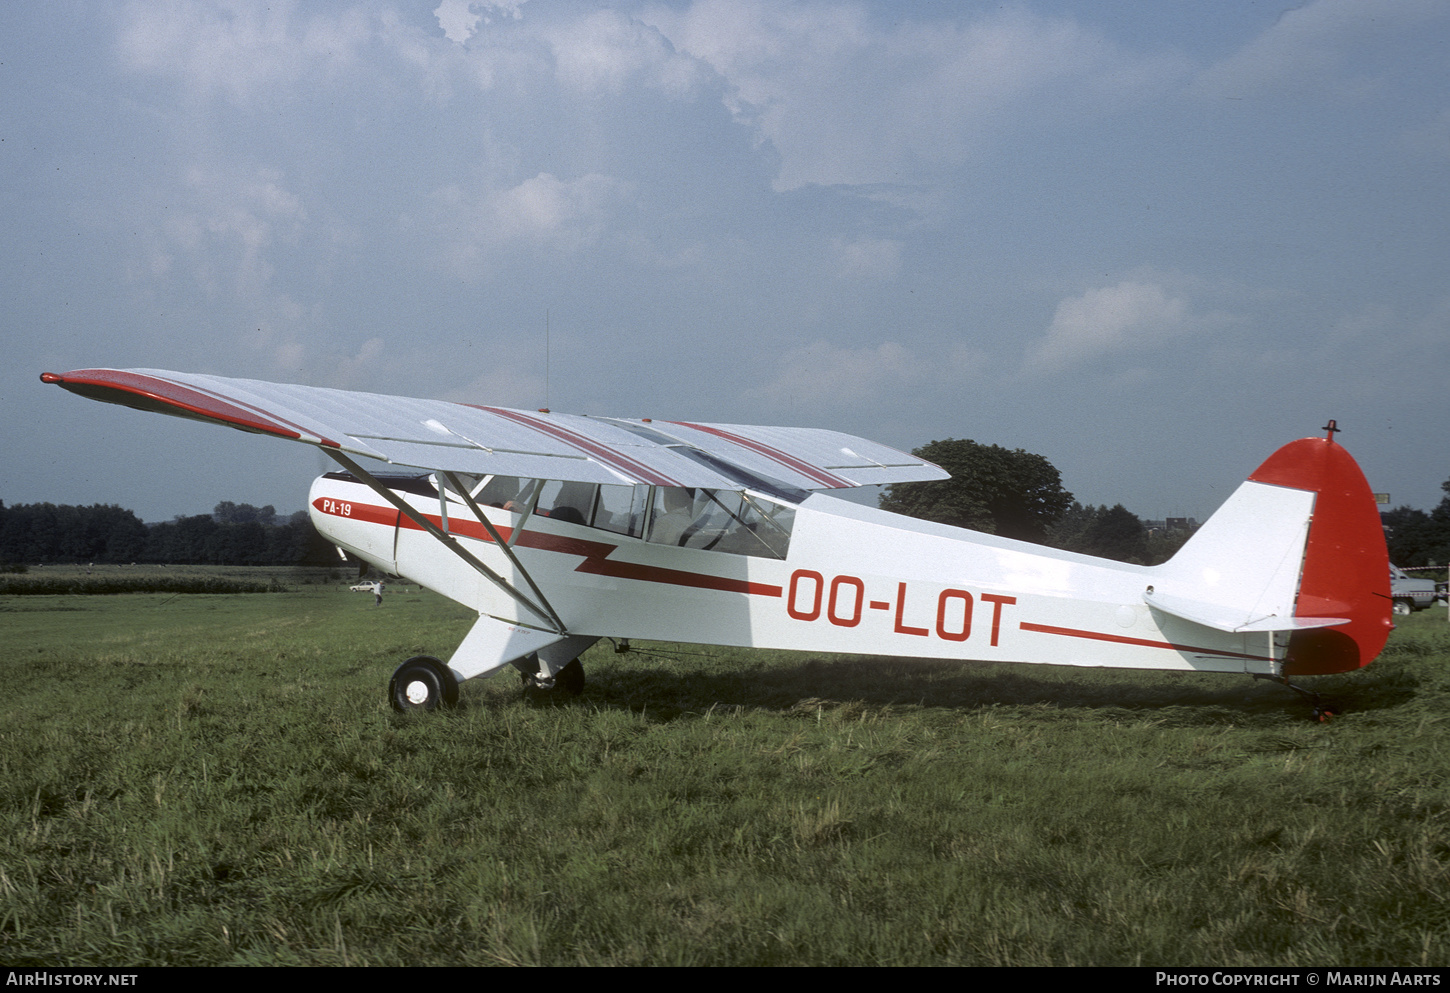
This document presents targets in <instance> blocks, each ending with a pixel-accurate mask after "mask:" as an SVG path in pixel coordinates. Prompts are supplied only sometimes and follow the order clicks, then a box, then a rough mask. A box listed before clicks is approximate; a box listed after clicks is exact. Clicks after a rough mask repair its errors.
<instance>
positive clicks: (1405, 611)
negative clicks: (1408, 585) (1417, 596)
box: [1394, 600, 1415, 617]
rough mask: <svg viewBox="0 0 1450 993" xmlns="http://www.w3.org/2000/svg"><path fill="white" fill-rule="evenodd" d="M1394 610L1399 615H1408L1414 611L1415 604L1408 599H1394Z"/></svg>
mask: <svg viewBox="0 0 1450 993" xmlns="http://www.w3.org/2000/svg"><path fill="white" fill-rule="evenodd" d="M1394 611H1395V613H1396V614H1399V615H1400V616H1401V617H1408V616H1410V615H1411V614H1413V613H1414V612H1415V605H1414V604H1413V603H1411V602H1410V601H1409V600H1396V601H1395V606H1394Z"/></svg>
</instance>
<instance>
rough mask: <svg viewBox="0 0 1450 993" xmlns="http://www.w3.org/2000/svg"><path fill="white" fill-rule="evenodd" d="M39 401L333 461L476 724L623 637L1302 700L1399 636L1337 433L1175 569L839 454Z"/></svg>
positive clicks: (565, 688) (404, 419)
mask: <svg viewBox="0 0 1450 993" xmlns="http://www.w3.org/2000/svg"><path fill="white" fill-rule="evenodd" d="M41 379H42V380H43V381H44V382H47V383H53V384H55V385H58V386H61V387H63V388H65V389H67V390H69V391H71V392H73V393H77V394H80V395H81V396H86V397H90V398H92V399H95V400H102V401H105V402H108V403H117V404H122V405H125V406H128V407H134V408H138V409H141V410H148V411H154V412H158V413H164V414H171V415H175V416H179V417H187V418H192V419H195V420H201V421H209V422H212V423H216V424H225V425H229V426H231V427H234V428H238V429H240V430H244V431H250V432H256V433H260V434H264V435H272V436H275V437H278V438H286V439H290V440H293V441H300V442H303V443H306V444H310V445H314V446H316V447H318V448H319V449H321V450H322V451H324V452H326V453H327V454H328V455H330V456H331V457H332V458H333V459H334V460H335V461H336V462H337V463H338V464H339V466H340V467H341V469H340V471H338V472H331V473H328V474H326V475H324V476H321V477H319V478H318V479H317V480H316V481H315V482H314V483H313V484H312V491H311V493H310V495H309V497H308V510H309V513H310V514H311V517H312V521H313V523H314V524H315V525H316V527H317V529H318V531H320V532H321V533H322V534H323V535H324V536H326V537H327V538H328V540H330V541H332V542H333V543H335V544H336V545H337V546H338V547H339V548H340V549H343V550H345V551H346V552H348V553H349V554H351V555H353V556H355V557H357V558H359V559H361V560H363V561H365V562H368V563H370V564H371V565H372V566H374V567H376V568H377V569H379V570H381V571H383V572H384V573H388V574H391V575H396V576H402V577H406V578H408V579H410V580H412V581H414V582H417V583H419V584H421V585H423V586H426V587H429V588H430V589H433V590H435V591H437V592H438V593H441V594H443V595H444V596H447V597H449V598H451V599H453V600H456V601H458V602H459V603H461V604H464V605H466V606H468V607H469V608H471V609H473V610H475V611H477V612H478V620H477V621H476V622H475V623H474V625H473V627H472V628H471V629H470V631H469V633H468V634H467V636H466V637H465V638H464V639H463V642H462V644H460V645H459V646H458V648H457V649H456V650H455V651H454V652H453V654H452V655H451V656H449V658H448V660H447V661H446V662H444V661H442V660H440V659H438V658H434V657H431V656H420V657H417V658H413V659H409V660H407V661H406V662H404V663H403V664H402V665H400V666H399V667H398V669H397V671H396V672H394V674H393V677H392V679H391V681H390V683H389V691H388V695H389V699H390V701H391V703H392V705H393V707H395V708H396V709H398V710H400V711H404V710H411V709H425V710H432V709H434V708H436V707H437V706H439V705H440V704H449V703H452V702H454V701H456V700H457V697H458V684H459V683H460V682H462V681H463V680H466V679H472V678H474V677H480V676H489V675H492V674H494V673H496V672H498V671H500V670H502V669H505V668H508V667H510V666H513V667H515V668H518V669H519V670H520V671H521V672H522V673H523V674H524V678H525V681H526V683H527V684H529V685H532V686H534V687H536V688H538V689H542V690H553V691H555V692H569V693H577V692H579V690H580V689H581V688H582V686H583V680H584V673H583V669H582V667H581V666H580V665H579V662H578V656H579V655H580V653H582V652H583V651H584V650H585V649H586V648H588V647H589V646H590V645H591V644H593V643H594V642H595V641H597V640H598V639H600V638H611V639H630V638H642V639H652V640H661V641H682V642H694V643H701V644H717V645H735V646H755V647H762V648H783V649H798V650H810V651H827V652H845V653H857V654H863V655H881V656H900V657H909V658H934V659H976V660H988V661H1002V662H1034V663H1050V664H1065V665H1084V666H1108V667H1117V668H1131V669H1178V670H1186V671H1197V672H1234V673H1243V674H1248V675H1251V676H1255V677H1262V678H1270V679H1275V680H1278V681H1280V682H1283V683H1285V684H1286V685H1290V686H1293V684H1292V683H1290V678H1291V677H1296V676H1303V675H1313V674H1326V673H1338V672H1347V671H1350V670H1353V669H1357V668H1359V667H1361V666H1365V665H1368V664H1369V663H1370V662H1371V661H1373V660H1374V658H1375V657H1376V656H1377V655H1378V654H1379V652H1380V650H1381V648H1383V646H1384V643H1385V640H1386V638H1387V637H1388V635H1389V631H1390V630H1391V627H1392V625H1391V619H1390V608H1391V600H1390V589H1389V580H1388V575H1389V569H1388V564H1389V559H1388V555H1387V553H1386V549H1385V541H1384V534H1383V530H1382V528H1381V526H1380V522H1379V514H1378V511H1377V508H1376V506H1375V503H1374V497H1373V495H1372V494H1371V492H1370V489H1369V485H1368V483H1367V482H1366V481H1365V479H1364V476H1363V474H1362V473H1361V472H1360V470H1359V467H1358V465H1357V464H1356V463H1355V461H1354V459H1353V458H1352V457H1351V456H1350V455H1349V453H1348V452H1347V451H1345V449H1344V448H1343V447H1342V446H1340V445H1339V444H1338V443H1337V442H1336V441H1335V440H1334V434H1335V430H1336V429H1335V427H1334V422H1333V421H1331V422H1330V423H1329V426H1328V428H1327V431H1328V435H1327V437H1324V438H1318V437H1315V438H1304V439H1301V440H1299V441H1294V442H1290V443H1289V444H1287V445H1285V446H1284V447H1282V448H1280V449H1279V450H1278V451H1277V452H1275V453H1274V454H1273V455H1271V456H1270V457H1269V459H1268V460H1267V461H1265V462H1264V463H1263V464H1262V465H1261V466H1259V468H1258V469H1257V470H1255V471H1254V472H1253V474H1252V475H1250V476H1249V477H1248V479H1247V481H1245V482H1244V483H1243V484H1242V485H1241V486H1240V487H1239V488H1238V489H1237V490H1236V491H1235V492H1234V493H1233V494H1232V495H1231V496H1230V497H1229V499H1228V500H1227V501H1226V502H1225V503H1224V504H1223V506H1222V507H1220V508H1219V510H1218V511H1217V512H1216V513H1215V514H1214V515H1213V516H1212V517H1211V518H1210V519H1209V520H1208V522H1207V523H1205V524H1204V525H1203V527H1201V528H1200V529H1199V530H1198V531H1197V532H1196V533H1195V534H1194V535H1193V537H1192V538H1190V539H1189V541H1188V543H1187V544H1185V545H1184V546H1183V548H1182V549H1181V550H1180V551H1179V552H1178V553H1177V554H1176V555H1175V556H1174V557H1173V558H1172V559H1170V560H1169V561H1168V562H1166V563H1163V564H1162V565H1157V566H1139V565H1130V564H1126V563H1122V562H1116V561H1111V560H1107V559H1099V558H1094V557H1091V556H1087V555H1079V554H1076V553H1072V552H1064V551H1060V550H1057V549H1053V548H1047V547H1044V546H1041V545H1034V544H1030V543H1027V542H1021V541H1013V540H1010V539H1006V538H1000V537H997V536H995V535H990V534H983V533H980V532H976V531H967V530H962V529H959V528H952V527H947V526H944V525H941V524H934V523H930V522H927V521H921V520H916V519H913V518H907V517H902V516H899V515H896V514H890V513H887V512H885V511H881V510H874V509H871V508H868V507H865V506H861V505H859V504H856V503H852V502H850V501H847V500H843V499H840V498H839V497H836V496H832V495H831V491H832V490H837V489H842V488H848V487H855V486H866V485H874V484H882V483H901V482H913V481H925V480H934V479H944V478H946V477H947V474H946V473H944V472H943V471H942V470H941V469H939V468H938V467H937V466H935V465H932V464H931V463H929V462H926V461H924V460H922V459H920V458H916V457H914V456H911V455H907V454H904V453H902V452H899V451H896V450H895V449H891V448H888V447H886V446H884V445H879V444H876V443H874V442H871V441H867V440H865V439H863V438H858V437H854V436H852V435H846V434H841V433H839V432H834V431H826V430H819V429H806V428H782V427H757V426H746V425H736V424H700V423H694V422H688V421H659V420H651V419H649V418H644V419H623V418H605V417H585V416H578V415H568V414H556V413H553V412H551V411H548V410H539V411H524V410H514V409H509V408H504V407H491V406H484V405H474V404H465V403H451V402H445V401H439V400H417V399H407V398H402V397H392V396H381V395H374V394H366V393H355V392H345V391H340V390H332V389H323V388H318V387H309V386H297V385H283V384H277V383H266V382H259V381H255V380H243V379H228V378H222V377H218V376H208V375H195V374H187V373H177V372H165V371H160V370H154V369H131V370H115V369H81V370H76V371H73V372H67V373H63V374H55V373H45V374H43V375H42V376H41ZM359 459H361V460H363V461H359ZM379 464H382V465H383V468H382V469H379V468H377V467H378V466H379ZM368 466H372V467H373V468H368ZM393 466H401V467H406V468H407V469H409V470H410V471H409V472H406V473H400V472H398V471H396V470H395V469H393V468H392V467H393ZM1294 688H1295V689H1298V687H1294ZM1300 692H1301V693H1304V694H1305V695H1306V696H1309V697H1311V699H1314V700H1315V701H1316V713H1317V714H1320V716H1322V710H1321V708H1320V707H1319V706H1318V704H1317V698H1316V697H1313V695H1312V694H1310V693H1308V692H1307V691H1304V690H1300Z"/></svg>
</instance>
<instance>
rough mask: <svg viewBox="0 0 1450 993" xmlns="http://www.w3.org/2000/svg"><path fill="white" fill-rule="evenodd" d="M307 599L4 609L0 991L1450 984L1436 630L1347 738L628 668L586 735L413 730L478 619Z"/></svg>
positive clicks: (1242, 694) (1087, 679)
mask: <svg viewBox="0 0 1450 993" xmlns="http://www.w3.org/2000/svg"><path fill="white" fill-rule="evenodd" d="M273 571H274V570H258V572H259V573H264V574H265V575H264V581H270V579H271V575H272V572H273ZM286 578H287V577H285V576H283V577H282V582H284V583H285V582H286ZM291 587H292V592H288V593H258V594H248V595H230V596H217V595H174V594H172V595H163V594H127V595H116V596H0V634H3V637H0V666H3V670H0V671H3V673H4V676H5V682H6V685H7V686H8V687H10V691H9V695H8V696H7V698H6V700H5V701H4V703H3V705H0V709H3V714H4V716H3V720H0V782H3V783H4V797H3V805H0V817H3V831H4V841H3V848H0V961H4V962H6V963H8V964H10V965H26V964H51V965H156V964H425V963H426V964H469V963H475V964H491V963H497V964H546V965H557V964H672V963H684V964H711V965H775V964H893V965H897V964H900V965H907V964H994V965H1070V964H1144V965H1186V964H1213V965H1279V964H1297V965H1305V964H1319V965H1328V964H1336V965H1385V964H1394V965H1405V966H1413V965H1431V966H1444V965H1446V964H1450V624H1447V623H1446V619H1445V612H1444V611H1443V610H1442V609H1437V610H1435V611H1433V612H1427V613H1423V614H1419V615H1416V616H1414V617H1410V618H1406V619H1403V623H1402V624H1401V627H1400V629H1399V630H1398V631H1396V632H1395V634H1394V636H1393V637H1392V639H1391V642H1390V646H1389V648H1388V649H1387V651H1386V653H1385V654H1384V656H1382V657H1381V659H1380V660H1379V661H1378V662H1376V663H1375V664H1374V665H1373V666H1371V667H1370V668H1368V669H1366V670H1364V671H1362V672H1359V673H1355V674H1353V675H1350V676H1343V677H1324V678H1321V679H1320V680H1318V681H1317V683H1315V684H1314V685H1317V686H1318V687H1319V688H1320V689H1321V690H1323V691H1325V692H1326V693H1327V694H1328V695H1330V696H1331V697H1333V698H1334V699H1335V700H1336V701H1337V702H1338V703H1339V705H1340V706H1341V707H1342V708H1343V710H1344V713H1343V715H1342V716H1340V717H1337V718H1335V719H1334V720H1333V721H1331V722H1329V723H1327V724H1318V723H1315V722H1313V721H1311V720H1310V719H1308V717H1307V713H1308V708H1307V707H1305V706H1304V705H1303V704H1301V703H1299V702H1298V701H1297V700H1296V698H1295V697H1294V696H1293V695H1292V694H1290V693H1289V692H1288V691H1286V690H1284V689H1282V688H1280V687H1276V686H1272V685H1267V684H1254V683H1252V682H1251V681H1250V680H1248V679H1247V678H1238V677H1232V676H1189V675H1182V674H1162V673H1121V672H1101V671H1096V670H1073V669H1057V668H1036V667H1026V666H985V665H971V664H963V665H956V664H941V663H929V662H919V663H910V662H876V661H870V660H861V659H843V658H833V657H818V656H812V655H795V654H787V653H773V652H752V651H739V650H726V649H712V648H702V647H698V646H691V645H678V646H677V645H653V644H650V645H641V646H636V647H637V648H638V649H639V650H638V651H636V652H633V653H630V654H627V655H615V654H613V652H612V651H611V650H610V646H609V645H608V643H605V644H604V645H603V646H598V645H596V646H595V647H594V648H593V649H591V650H590V652H589V653H588V654H587V655H586V656H585V659H584V664H585V667H586V669H587V670H588V673H589V680H590V682H589V685H588V687H587V688H586V689H585V692H584V695H583V696H582V697H580V698H578V699H577V700H576V701H574V702H572V703H569V704H566V705H562V706H549V705H536V704H531V703H529V702H528V701H526V700H524V699H523V698H522V696H521V694H520V692H519V683H518V680H517V679H516V678H514V676H513V675H512V674H505V675H503V676H500V677H498V678H496V679H494V680H491V681H484V682H473V683H467V684H465V685H464V687H463V691H462V699H461V702H460V706H459V707H458V708H457V709H456V710H454V711H451V712H448V713H443V714H435V715H431V716H424V717H418V716H411V715H410V716H407V717H402V716H398V715H395V714H393V713H392V712H391V711H390V710H389V709H388V708H387V705H386V703H385V701H384V687H385V684H386V681H387V677H388V675H389V673H390V672H391V671H392V669H393V667H394V666H395V665H396V664H397V663H398V662H400V661H402V660H403V659H404V658H406V657H407V656H409V655H414V654H420V653H432V654H438V655H442V656H444V657H446V656H447V654H448V653H449V652H450V651H451V650H452V649H453V647H454V646H455V645H456V644H457V642H458V641H459V639H461V637H462V636H463V634H464V632H465V630H466V628H467V626H468V623H469V617H468V615H467V613H466V611H464V610H462V609H461V608H459V607H457V606H455V605H453V604H451V603H449V602H448V601H446V600H443V599H441V598H439V597H436V596H434V595H432V594H428V593H420V592H417V590H416V587H414V588H411V590H410V591H400V590H397V589H396V588H394V589H390V592H389V594H388V597H387V603H386V605H385V606H384V607H382V608H381V609H378V608H374V607H373V606H372V597H371V596H368V595H365V594H361V593H349V592H347V591H346V587H345V584H344V583H342V582H335V583H332V584H330V585H328V584H320V583H317V582H313V583H303V582H300V581H299V582H296V583H293V584H291Z"/></svg>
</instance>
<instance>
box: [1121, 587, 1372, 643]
mask: <svg viewBox="0 0 1450 993" xmlns="http://www.w3.org/2000/svg"><path fill="white" fill-rule="evenodd" d="M1143 602H1144V603H1146V604H1147V605H1148V606H1150V607H1153V608H1154V609H1156V610H1161V611H1163V612H1164V613H1165V614H1172V615H1173V616H1174V617H1181V618H1182V619H1183V620H1185V621H1192V622H1193V623H1194V624H1202V625H1203V626H1204V627H1209V628H1213V629H1214V630H1215V631H1229V632H1232V633H1233V634H1248V633H1250V632H1253V631H1299V630H1303V629H1306V628H1325V627H1335V626H1337V625H1340V624H1348V623H1349V620H1350V619H1349V618H1348V617H1294V616H1292V615H1289V616H1285V615H1283V614H1269V615H1267V616H1262V617H1253V616H1251V615H1250V616H1246V615H1245V613H1244V611H1243V610H1242V609H1239V608H1236V607H1233V606H1230V605H1227V604H1221V603H1204V602H1202V601H1199V600H1189V599H1186V598H1184V597H1175V596H1164V595H1162V594H1159V593H1144V594H1143Z"/></svg>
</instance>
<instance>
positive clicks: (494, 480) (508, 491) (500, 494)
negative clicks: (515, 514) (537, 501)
mask: <svg viewBox="0 0 1450 993" xmlns="http://www.w3.org/2000/svg"><path fill="white" fill-rule="evenodd" d="M523 489H524V481H523V480H522V479H520V478H519V477H517V476H490V477H489V479H488V482H486V483H484V484H483V488H482V489H479V490H474V492H473V499H474V500H475V501H477V503H478V505H479V506H480V507H502V508H503V509H505V510H514V509H518V510H522V509H523V507H522V506H519V505H520V504H522V503H523V502H524V501H523Z"/></svg>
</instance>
